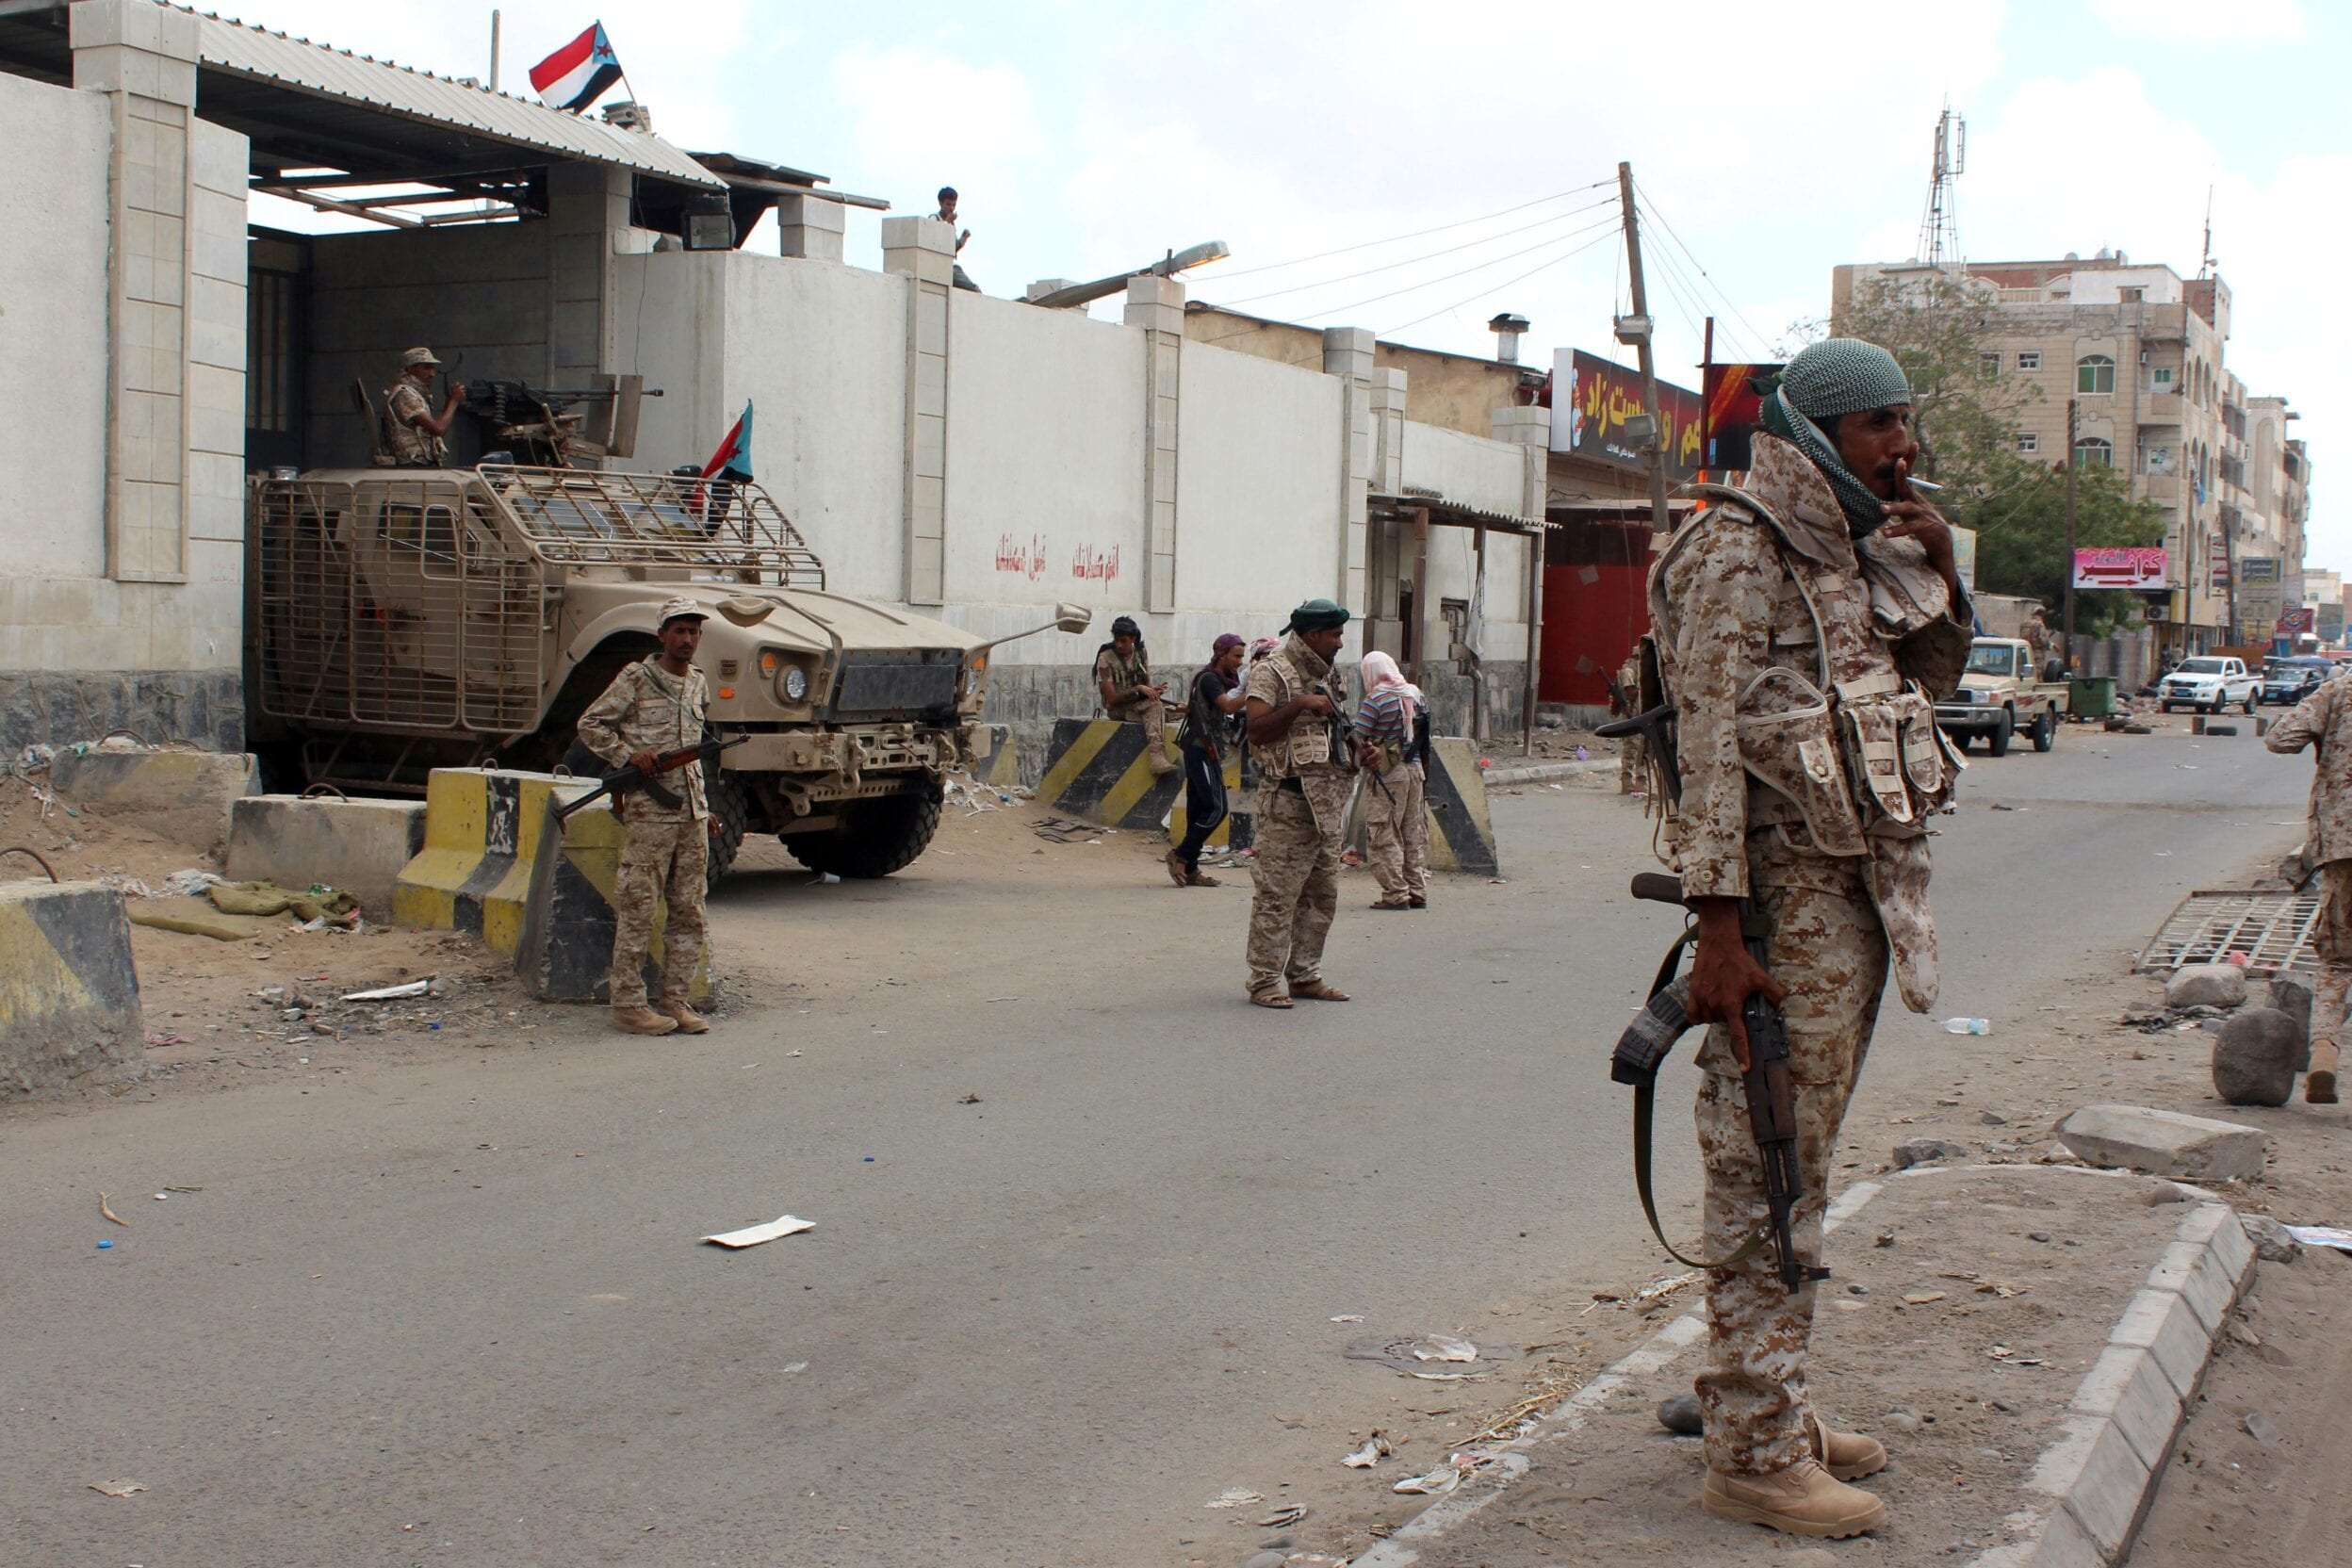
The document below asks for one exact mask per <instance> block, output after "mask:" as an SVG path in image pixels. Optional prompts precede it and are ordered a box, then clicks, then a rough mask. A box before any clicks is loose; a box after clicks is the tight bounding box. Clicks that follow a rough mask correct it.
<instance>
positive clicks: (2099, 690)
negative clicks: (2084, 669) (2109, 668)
mask: <svg viewBox="0 0 2352 1568" xmlns="http://www.w3.org/2000/svg"><path fill="white" fill-rule="evenodd" d="M2066 685H2067V687H2068V691H2067V694H2066V706H2067V707H2068V708H2069V709H2070V710H2072V711H2073V713H2074V716H2075V717H2076V718H2078V719H2103V718H2106V717H2107V716H2108V715H2109V714H2111V713H2113V712H2114V711H2115V677H2114V676H2111V675H2078V676H2069V677H2067V678H2066Z"/></svg>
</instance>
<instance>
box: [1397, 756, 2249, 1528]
mask: <svg viewBox="0 0 2352 1568" xmlns="http://www.w3.org/2000/svg"><path fill="white" fill-rule="evenodd" d="M1572 765H1575V764H1572ZM1582 765H1584V766H1591V765H1592V764H1589V763H1588V764H1582ZM1610 765H1611V766H1614V765H1615V764H1614V763H1611V764H1610ZM1490 779H1491V776H1490ZM2029 1168H2030V1169H2034V1170H2049V1169H2067V1170H2071V1171H2072V1172H2073V1173H2074V1174H2077V1175H2082V1176H2087V1177H2091V1178H2094V1179H2105V1180H2115V1179H2128V1180H2135V1181H2145V1180H2147V1179H2148V1178H2146V1177H2143V1176H2137V1175H2134V1174H2133V1173H2132V1172H2130V1171H2119V1170H2097V1169H2090V1168H2072V1167H2038V1166H2037V1167H2029ZM2017 1169H2019V1167H2017V1166H2004V1165H1969V1166H1937V1167H1935V1168H1923V1169H1919V1170H1906V1171H1898V1172H1894V1173H1892V1174H1891V1175H1889V1176H1888V1177H1887V1179H1886V1181H1879V1182H1857V1183H1855V1184H1854V1185H1853V1186H1851V1187H1848V1188H1847V1189H1846V1190H1845V1191H1844V1192H1842V1193H1840V1194H1839V1195H1838V1198H1837V1199H1836V1200H1835V1201H1832V1202H1831V1203H1830V1205H1829V1209H1828V1212H1827V1215H1826V1216H1825V1217H1824V1220H1823V1225H1822V1228H1823V1230H1824V1231H1825V1232H1826V1231H1835V1230H1837V1228H1838V1226H1839V1225H1841V1224H1843V1223H1844V1222H1845V1221H1846V1220H1848V1219H1851V1218H1853V1217H1854V1216H1855V1215H1856V1214H1859V1213H1860V1212H1861V1211H1862V1209H1863V1208H1864V1207H1865V1206H1866V1205H1867V1204H1868V1203H1869V1202H1870V1200H1871V1199H1873V1198H1876V1197H1877V1196H1878V1195H1879V1194H1880V1193H1881V1192H1882V1191H1884V1190H1885V1189H1886V1185H1887V1182H1892V1181H1917V1180H1920V1179H1923V1178H1932V1177H1936V1176H1943V1175H1958V1174H1963V1173H1968V1172H1977V1171H1987V1170H1995V1171H2006V1172H2012V1173H2014V1172H2016V1171H2017ZM2175 1185H2176V1186H2178V1187H2179V1188H2180V1191H2181V1192H2182V1193H2184V1194H2186V1195H2188V1196H2189V1197H2190V1198H2191V1199H2193V1200H2195V1201H2197V1207H2196V1208H2195V1209H2194V1210H2192V1211H2191V1212H2190V1214H2189V1216H2188V1217H2187V1218H2185V1219H2183V1220H2182V1221H2181V1222H2180V1230H2179V1231H2178V1232H2177V1233H2175V1237H2174V1240H2173V1242H2172V1244H2171V1245H2170V1246H2168V1247H2166V1248H2165V1249H2164V1253H2163V1255H2162V1256H2161V1257H2159V1258H2158V1259H2157V1262H2156V1266H2155V1267H2153V1268H2152V1269H2150V1270H2149V1271H2148V1283H2147V1284H2146V1285H2145V1286H2143V1287H2142V1288H2141V1290H2140V1292H2139V1293H2138V1294H2137V1295H2136V1296H2134V1297H2133V1298H2132V1299H2131V1302H2130V1303H2129V1304H2128V1305H2127V1306H2126V1307H2125V1309H2124V1314H2123V1316H2122V1317H2121V1318H2120V1319H2118V1320H2117V1322H2116V1324H2115V1329H2114V1331H2112V1332H2110V1333H2109V1335H2108V1338H2107V1347H2106V1348H2105V1350H2103V1351H2102V1352H2101V1353H2100V1355H2099V1360H2098V1361H2097V1362H2095V1363H2093V1364H2092V1366H2091V1370H2090V1371H2089V1372H2088V1373H2086V1374H2084V1376H2083V1379H2082V1382H2081V1383H2080V1384H2079V1385H2077V1387H2076V1389H2075V1391H2074V1395H2073V1397H2072V1398H2071V1399H2069V1400H2068V1402H2067V1406H2066V1417H2065V1420H2064V1422H2063V1429H2064V1435H2062V1436H2061V1437H2060V1438H2059V1439H2058V1440H2057V1441H2056V1442H2054V1443H2052V1444H2050V1446H2049V1447H2047V1448H2045V1449H2044V1450H2043V1451H2042V1453H2041V1456H2040V1457H2039V1459H2038V1460H2037V1461H2036V1462H2035V1464H2034V1471H2033V1474H2032V1475H2031V1477H2030V1478H2028V1479H2027V1481H2026V1483H2025V1484H2026V1487H2027V1490H2028V1491H2030V1492H2034V1493H2038V1494H2041V1495H2046V1496H2048V1497H2049V1498H2050V1507H2049V1511H2047V1512H2046V1513H2044V1514H2043V1515H2042V1516H2041V1517H2040V1518H2039V1519H2038V1520H2036V1521H2035V1522H2034V1523H2033V1524H2032V1525H2030V1526H2026V1527H2023V1528H2022V1529H2021V1530H2020V1531H2019V1536H2018V1539H2017V1540H2015V1541H2012V1542H2010V1543H2008V1544H2005V1545H2001V1546H1997V1547H1995V1548H1993V1549H1992V1550H1991V1551H1988V1552H1985V1553H1982V1554H1980V1555H1979V1556H1977V1557H1975V1558H1973V1559H1971V1560H1970V1561H1969V1563H1968V1568H2115V1565H2116V1564H2118V1563H2120V1562H2121V1561H2122V1560H2123V1558H2124V1556H2125V1554H2126V1553H2127V1552H2128V1551H2129V1550H2130V1548H2131V1541H2132V1537H2133V1535H2134V1533H2135V1532H2136V1531H2137V1530H2138V1528H2139V1526H2140V1521H2141V1520H2142V1519H2144V1518H2145V1517H2147V1513H2148V1506H2149V1505H2150V1504H2151V1503H2152V1502H2153V1501H2154V1495H2155V1491H2156V1486H2157V1483H2158V1482H2159V1481H2160V1480H2161V1479H2162V1478H2163V1476H2164V1463H2165V1461H2166V1459H2167V1457H2168V1456H2169V1454H2170V1452H2171V1448H2172V1443H2173V1439H2174V1438H2175V1436H2176V1435H2177V1434H2178V1433H2179V1431H2180V1426H2181V1423H2182V1422H2183V1421H2184V1420H2185V1419H2186V1418H2187V1413H2188V1405H2189V1401H2190V1400H2191V1399H2193V1398H2195V1397H2196V1395H2197V1384H2198V1383H2199V1382H2201V1381H2202V1380H2203V1379H2204V1375H2205V1367H2206V1364H2207V1363H2208V1362H2210V1361H2211V1360H2212V1358H2213V1341H2214V1339H2215V1338H2216V1337H2217V1336H2218V1334H2219V1333H2220V1331H2221V1328H2222V1325H2223V1324H2224V1323H2225V1322H2227V1321H2228V1319H2229V1310H2230V1308H2231V1307H2232V1306H2234V1305H2235V1304H2236V1302H2237V1299H2238V1295H2239V1293H2240V1292H2241V1291H2242V1290H2244V1288H2245V1285H2246V1280H2247V1278H2248V1277H2249V1276H2250V1275H2251V1273H2252V1271H2253V1267H2254V1244H2253V1242H2252V1241H2251V1240H2249V1239H2248V1238H2247V1236H2246V1231H2245V1229H2244V1227H2242V1226H2241V1225H2239V1224H2238V1222H2237V1214H2236V1211H2235V1210H2233V1209H2231V1208H2230V1207H2229V1205H2228V1204H2226V1203H2217V1202H2213V1201H2212V1195H2211V1194H2210V1193H2207V1192H2204V1191H2202V1190H2201V1189H2199V1188H2197V1187H2191V1186H2185V1185H2181V1184H2178V1183H2176V1184H2175ZM1706 1333H1707V1317H1706V1311H1705V1309H1704V1308H1703V1307H1702V1308H1694V1309H1692V1310H1691V1311H1690V1312H1686V1313H1684V1314H1682V1315H1680V1316H1678V1317H1676V1318H1674V1320H1673V1321H1672V1322H1670V1323H1668V1324H1667V1325H1666V1326H1665V1327H1664V1328H1662V1329H1660V1330H1658V1332H1656V1333H1654V1334H1652V1335H1651V1336H1650V1337H1649V1338H1648V1339H1646V1340H1644V1341H1643V1342H1642V1344H1641V1345H1640V1346H1639V1347H1638V1348H1635V1349H1634V1350H1633V1351H1632V1352H1631V1353H1630V1354H1628V1355H1626V1356H1625V1357H1624V1358H1623V1359H1622V1360H1620V1361H1618V1362H1616V1363H1614V1364H1611V1365H1610V1366H1609V1367H1608V1368H1607V1369H1606V1370H1605V1371H1603V1372H1601V1373H1600V1374H1599V1375H1598V1376H1596V1377H1594V1378H1593V1380H1592V1381H1591V1382H1588V1383H1586V1384H1585V1385H1584V1386H1583V1387H1582V1388H1580V1389H1578V1390H1576V1393H1574V1394H1572V1395H1570V1396H1568V1397H1567V1398H1565V1399H1564V1400H1562V1401H1561V1402H1560V1404H1558V1405H1556V1406H1554V1407H1553V1409H1552V1412H1551V1413H1550V1414H1548V1415H1546V1416H1544V1418H1543V1420H1542V1421H1541V1422H1540V1423H1539V1424H1538V1425H1537V1426H1536V1428H1535V1429H1533V1430H1531V1431H1529V1432H1527V1434H1526V1435H1525V1436H1523V1437H1519V1438H1515V1439H1513V1440H1512V1441H1511V1442H1510V1443H1507V1444H1504V1445H1503V1446H1501V1447H1500V1448H1498V1449H1495V1450H1493V1452H1494V1453H1495V1462H1494V1463H1492V1464H1490V1465H1488V1466H1486V1467H1484V1468H1483V1469H1481V1470H1479V1471H1478V1472H1476V1473H1474V1474H1473V1475H1471V1476H1470V1477H1468V1478H1465V1479H1464V1480H1463V1481H1462V1484H1461V1485H1459V1486H1458V1487H1456V1488H1455V1489H1454V1490H1453V1491H1452V1492H1450V1493H1448V1494H1447V1495H1445V1496H1443V1497H1441V1498H1439V1499H1438V1500H1437V1501H1436V1502H1433V1503H1431V1504H1430V1505H1429V1507H1428V1508H1425V1509H1423V1510H1422V1511H1420V1512H1419V1513H1417V1514H1415V1515H1414V1516H1413V1519H1412V1520H1411V1521H1410V1522H1409V1523H1407V1524H1406V1525H1405V1526H1404V1527H1401V1528H1400V1529H1398V1530H1397V1533H1396V1534H1395V1535H1393V1536H1390V1537H1389V1538H1388V1539H1387V1540H1385V1541H1382V1542H1380V1544H1377V1545H1375V1546H1374V1547H1373V1548H1372V1549H1371V1550H1370V1551H1368V1552H1366V1553H1364V1555H1363V1556H1361V1557H1359V1558H1357V1559H1356V1560H1355V1568H1412V1565H1413V1564H1414V1563H1417V1562H1419V1561H1420V1560H1421V1552H1420V1549H1419V1548H1420V1546H1421V1545H1426V1544H1429V1543H1431V1542H1434V1541H1436V1540H1438V1539H1440V1538H1442V1537H1444V1536H1445V1535H1446V1533H1447V1532H1448V1531H1450V1530H1452V1529H1453V1528H1454V1527H1456V1526H1458V1525H1460V1524H1462V1522H1463V1521H1464V1520H1466V1519H1468V1518H1470V1517H1471V1516H1472V1515H1474V1514H1476V1513H1478V1511H1480V1510H1481V1509H1483V1508H1485V1507H1486V1506H1487V1505H1488V1504H1489V1503H1492V1502H1494V1501H1495V1498H1497V1497H1499V1496H1500V1495H1502V1494H1503V1491H1504V1489H1505V1488H1507V1487H1509V1486H1510V1485H1511V1483H1512V1482H1513V1481H1515V1480H1517V1479H1518V1478H1520V1477H1521V1476H1523V1475H1525V1474H1526V1473H1527V1470H1528V1468H1529V1461H1528V1459H1527V1450H1528V1449H1530V1448H1533V1447H1534V1446H1536V1445H1538V1444H1540V1443H1545V1442H1549V1441H1551V1440H1552V1439H1554V1438H1558V1437H1562V1436H1565V1435H1566V1434H1568V1433H1570V1432H1573V1431H1576V1430H1577V1429H1580V1428H1582V1427H1583V1426H1584V1424H1585V1420H1586V1417H1587V1416H1588V1415H1589V1413H1591V1412H1592V1411H1593V1410H1594V1409H1597V1408H1598V1407H1599V1406H1600V1405H1601V1404H1603V1403H1604V1402H1605V1401H1607V1400H1608V1398H1609V1396H1610V1395H1612V1394H1614V1393H1615V1392H1616V1391H1617V1390H1618V1389H1619V1388H1621V1387H1622V1386H1624V1385H1625V1383H1626V1382H1627V1381H1629V1380H1634V1379H1637V1378H1645V1377H1648V1376H1650V1375H1651V1374H1652V1373H1655V1372H1657V1371H1658V1370H1660V1369H1661V1368H1663V1367H1665V1366H1667V1365H1668V1364H1671V1363H1673V1362H1674V1359H1675V1358H1676V1357H1677V1356H1679V1355H1680V1354H1681V1353H1682V1352H1683V1351H1684V1350H1686V1349H1688V1348H1690V1347H1691V1346H1693V1345H1696V1344H1698V1343H1700V1342H1701V1341H1702V1340H1703V1339H1704V1338H1705V1337H1706Z"/></svg>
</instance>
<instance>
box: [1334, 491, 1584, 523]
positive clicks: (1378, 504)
mask: <svg viewBox="0 0 2352 1568" xmlns="http://www.w3.org/2000/svg"><path fill="white" fill-rule="evenodd" d="M1364 504H1365V508H1366V511H1367V513H1368V515H1371V516H1374V517H1379V518H1381V519H1383V520H1393V521H1397V522H1410V521H1411V520H1412V519H1413V515H1414V514H1415V513H1418V512H1425V511H1426V512H1427V513H1429V522H1430V524H1431V526H1433V527H1436V528H1491V529H1493V530H1495V531H1496V532H1498V533H1542V532H1544V531H1545V530H1547V529H1551V528H1556V527H1558V526H1559V525H1558V524H1556V523H1551V522H1547V521H1546V520H1544V518H1541V517H1522V516H1519V515H1515V514H1513V513H1509V512H1490V511H1488V510H1487V509H1486V508H1484V507H1482V506H1472V505H1470V504H1468V503H1467V502H1465V501H1449V500H1447V499H1446V498H1445V497H1443V496H1424V495H1417V494H1414V493H1413V492H1411V491H1408V492H1406V493H1405V494H1404V495H1401V496H1391V495H1385V494H1382V493H1380V492H1378V491H1375V492H1374V493H1373V494H1372V495H1371V496H1369V497H1367V498H1365V503H1364Z"/></svg>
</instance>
